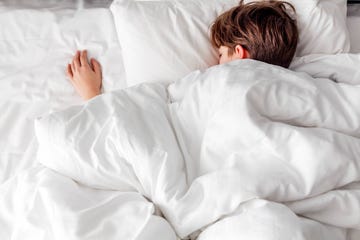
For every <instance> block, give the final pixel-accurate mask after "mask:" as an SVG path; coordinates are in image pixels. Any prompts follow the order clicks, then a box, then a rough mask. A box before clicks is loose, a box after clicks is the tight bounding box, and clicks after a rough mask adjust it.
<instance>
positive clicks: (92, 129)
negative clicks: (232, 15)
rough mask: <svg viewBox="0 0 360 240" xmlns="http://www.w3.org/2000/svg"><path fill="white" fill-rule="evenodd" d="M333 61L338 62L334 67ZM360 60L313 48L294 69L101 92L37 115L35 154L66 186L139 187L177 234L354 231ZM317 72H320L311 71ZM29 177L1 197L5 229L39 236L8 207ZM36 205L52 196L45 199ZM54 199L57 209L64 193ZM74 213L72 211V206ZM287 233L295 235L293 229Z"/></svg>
mask: <svg viewBox="0 0 360 240" xmlns="http://www.w3.org/2000/svg"><path fill="white" fill-rule="evenodd" d="M333 61H335V62H339V63H341V64H339V65H338V66H337V68H336V69H334V68H332V67H331V66H330V67H329V65H328V63H329V62H333ZM350 63H356V64H355V65H350ZM359 63H360V56H359V55H345V54H344V55H337V56H308V57H307V58H302V59H296V60H295V62H294V65H293V66H292V68H293V69H295V70H297V71H298V72H297V73H294V72H292V71H290V70H286V69H283V68H280V67H276V66H272V65H268V64H264V63H261V62H257V61H253V60H243V61H234V62H231V63H229V64H226V65H221V66H216V67H213V68H210V69H208V70H206V71H204V72H201V71H196V72H193V73H191V74H189V75H188V76H187V77H185V78H183V79H182V80H180V81H177V82H176V83H174V84H171V85H170V86H168V87H166V85H163V84H142V85H139V86H137V87H134V88H129V89H125V90H119V91H116V92H113V93H110V94H106V95H103V96H99V97H96V98H94V99H93V100H91V101H89V102H88V103H87V104H86V105H84V106H74V107H71V108H69V109H67V110H64V111H60V112H56V113H52V114H50V115H49V116H44V117H42V118H39V119H38V120H37V122H36V133H37V136H38V140H39V144H40V148H39V152H38V160H39V161H40V162H41V163H42V164H43V165H44V166H46V167H47V168H50V169H52V170H55V171H57V172H59V173H60V174H62V175H63V176H62V177H61V179H64V181H67V182H69V183H70V182H72V181H71V180H69V177H70V178H72V179H74V180H76V181H77V182H79V183H80V184H83V185H87V186H90V187H95V188H98V189H104V190H105V191H109V190H117V191H114V194H115V193H119V192H120V193H129V192H134V194H136V192H138V193H141V194H142V195H144V196H146V198H147V199H149V200H150V201H152V202H153V203H155V205H156V206H157V207H158V208H159V210H160V211H161V212H162V214H163V215H164V217H165V218H166V220H167V221H168V222H169V223H170V225H171V226H172V227H173V228H174V230H171V231H170V230H169V228H168V227H166V225H161V226H162V227H164V229H168V230H169V231H168V232H167V233H168V234H169V236H174V235H171V233H172V234H174V232H172V231H175V232H176V233H177V234H178V235H179V236H180V237H186V236H188V235H190V234H192V236H193V237H196V236H199V237H200V239H218V238H219V236H222V234H225V232H226V234H227V235H226V236H227V237H228V239H234V238H235V237H236V236H238V234H240V236H244V237H246V238H249V239H259V236H263V237H264V238H263V239H309V238H310V239H327V240H328V239H330V240H332V239H334V240H335V239H336V240H341V239H344V240H345V239H346V235H347V234H348V235H349V236H350V234H351V235H353V236H354V238H353V239H354V240H355V239H356V236H357V234H358V232H357V230H355V229H360V222H359V219H360V216H359V213H360V209H359V208H360V206H359V204H358V202H359V201H360V199H359V197H360V195H359V194H358V189H359V188H358V183H357V182H358V181H359V180H360V168H359V160H358V159H359V155H360V146H359V145H360V141H359V136H360V119H359V118H360V103H359V101H358V96H359V94H360V92H359V82H360V80H359V79H358V78H348V76H353V74H354V73H356V74H359V70H358V68H357V67H356V66H358V64H359ZM344 66H346V67H347V68H349V69H350V70H351V73H352V75H349V74H348V70H349V69H347V68H344ZM315 69H318V72H317V73H316V74H314V75H316V77H317V78H315V79H314V78H312V77H310V75H309V74H313V73H312V72H313V71H314V70H315ZM307 70H308V71H307ZM335 71H336V72H337V75H336V76H335V77H334V76H333V72H335ZM329 79H334V80H336V81H337V83H336V82H334V81H332V80H329ZM42 171H46V172H49V170H47V169H46V168H45V169H44V170H42ZM50 172H51V171H50ZM51 173H52V172H51ZM27 175H29V177H30V178H32V176H33V175H34V173H31V172H29V173H27ZM49 178H50V179H49V180H46V179H47V178H45V180H44V177H43V176H42V175H39V176H38V178H37V180H36V181H35V182H40V183H41V182H46V181H51V182H52V181H53V180H52V179H53V178H58V175H57V174H53V173H52V174H51V177H49ZM14 181H15V182H16V181H18V180H14ZM27 181H28V180H25V182H27ZM19 182H20V183H22V181H19ZM22 184H24V183H22ZM22 184H19V183H13V182H12V181H10V182H9V183H8V185H7V186H8V187H5V188H6V189H7V190H6V191H3V192H5V193H6V194H5V195H4V197H2V200H1V201H0V202H1V204H2V205H1V206H6V207H0V211H1V212H0V213H1V214H0V216H2V217H0V223H1V224H0V226H5V228H6V229H5V230H6V231H3V232H5V234H8V233H12V234H19V237H20V236H24V234H29V235H31V233H32V231H33V230H32V228H30V229H26V228H25V227H24V226H27V225H29V224H31V223H32V221H37V220H33V219H32V218H31V217H27V218H25V219H23V218H22V219H23V220H22V221H17V222H16V223H17V224H18V225H19V227H21V229H25V230H22V231H20V232H18V231H17V230H16V229H15V230H14V229H13V228H12V226H13V225H12V222H13V221H15V220H14V218H13V215H12V214H9V212H10V213H11V212H12V211H15V210H16V209H18V208H19V207H20V208H21V207H24V205H25V206H26V203H24V202H17V203H18V204H19V206H18V205H16V204H15V205H13V204H12V202H13V200H11V197H9V196H13V194H15V192H17V193H16V194H26V193H24V191H25V190H26V191H28V192H31V191H35V190H34V186H29V187H27V188H25V190H23V189H21V188H19V187H20V186H22ZM349 184H350V185H349ZM31 189H32V190H31ZM60 190H61V189H60ZM60 190H58V188H55V189H53V191H60ZM99 191H100V190H99ZM35 192H36V191H35ZM95 193H96V191H95V192H94V193H91V194H90V196H91V197H95V196H96V194H95ZM120 193H119V194H120ZM62 194H63V193H62V192H61V191H60V192H59V196H58V197H57V198H56V199H61V198H62V197H64V196H63V195H62ZM79 194H80V193H79ZM80 195H81V194H80ZM22 196H23V195H22ZM70 196H71V195H70ZM64 198H65V197H64ZM74 198H79V199H81V196H78V197H77V196H74ZM262 199H266V200H262ZM67 201H72V200H71V199H67V198H66V199H64V203H63V204H62V205H61V207H59V209H62V208H63V206H67V204H66V202H67ZM75 201H78V200H76V199H75ZM34 204H35V206H40V207H41V208H44V209H46V208H48V205H49V203H47V202H44V201H42V200H41V199H39V198H34V201H33V203H32V205H34ZM52 204H53V205H52V206H53V208H54V207H55V208H56V209H57V208H58V207H57V206H58V204H59V203H58V202H56V201H55V203H52ZM69 204H70V203H69ZM141 204H142V203H141ZM70 205H71V204H70ZM343 206H346V207H345V208H344V207H343ZM14 209H15V210H14ZM4 211H5V214H3V212H4ZM69 211H70V213H69V214H71V216H75V215H76V214H75V213H76V211H77V210H76V209H74V210H69ZM60 212H61V211H60ZM294 213H296V214H299V215H302V216H305V217H306V218H308V219H305V218H299V217H297V216H296V215H295V214H294ZM39 214H40V215H42V213H39ZM124 214H127V213H124ZM139 214H143V215H144V217H145V216H149V214H150V215H151V214H154V212H153V211H150V212H148V213H146V214H147V215H146V214H145V213H142V212H139ZM129 215H130V216H133V215H131V214H129ZM20 216H22V214H21V213H20ZM76 216H77V215H76ZM63 217H64V216H63V215H60V216H59V217H58V218H57V219H60V220H59V221H61V219H63ZM74 219H75V220H77V221H78V222H79V225H78V226H74V231H75V229H76V228H77V227H79V228H81V226H84V225H87V224H89V223H87V222H83V221H84V220H83V219H81V218H77V217H74ZM100 219H101V216H100V217H99V219H97V221H101V220H100ZM309 219H310V220H309ZM75 220H74V221H75ZM112 220H113V219H112V218H111V217H107V216H105V217H104V218H102V221H112ZM92 223H93V222H92V221H91V222H90V224H92ZM255 223H263V224H262V225H260V224H257V225H256V229H257V233H258V234H259V235H257V234H256V233H254V232H251V231H248V229H250V228H251V227H252V226H253V227H255V226H254V224H255ZM41 224H43V223H41ZM140 225H141V224H140V223H139V225H134V227H138V229H141V227H139V226H140ZM31 226H33V227H34V228H35V229H36V228H37V226H39V225H37V224H32V225H31ZM239 229H240V230H239ZM241 229H244V231H241ZM347 229H354V230H347ZM34 231H35V230H34ZM59 231H61V230H59ZM139 231H140V230H139ZM202 231H203V232H202ZM150 232H151V231H150ZM291 233H297V234H295V235H293V238H290V237H289V236H292V235H291ZM116 234H118V232H117V233H116ZM6 236H7V235H5V239H6ZM91 236H93V235H91ZM94 236H95V235H94ZM224 236H225V235H224Z"/></svg>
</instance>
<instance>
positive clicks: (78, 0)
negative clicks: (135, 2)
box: [0, 0, 112, 9]
mask: <svg viewBox="0 0 360 240" xmlns="http://www.w3.org/2000/svg"><path fill="white" fill-rule="evenodd" d="M111 2H112V0H0V8H1V7H3V8H4V7H6V8H48V9H58V8H61V9H64V8H71V9H82V8H97V7H109V6H110V4H111Z"/></svg>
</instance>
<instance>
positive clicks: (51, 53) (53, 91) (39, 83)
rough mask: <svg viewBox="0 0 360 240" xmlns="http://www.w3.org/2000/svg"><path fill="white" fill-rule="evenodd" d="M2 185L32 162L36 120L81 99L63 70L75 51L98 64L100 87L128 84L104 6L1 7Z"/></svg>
mask: <svg viewBox="0 0 360 240" xmlns="http://www.w3.org/2000/svg"><path fill="white" fill-rule="evenodd" d="M0 23H1V27H0V52H1V57H0V79H1V81H0V89H1V94H0V112H1V117H0V133H1V134H0V183H2V182H4V181H5V180H7V179H9V178H10V177H11V176H14V175H15V174H16V173H17V172H18V171H20V170H23V169H27V168H29V167H30V166H32V165H34V163H35V154H36V150H37V141H36V139H35V133H34V128H33V122H34V119H35V118H36V117H38V116H40V115H42V114H44V113H49V112H51V111H54V110H60V109H64V108H66V107H68V106H70V105H73V104H79V103H81V99H80V98H79V96H78V95H77V94H76V93H75V90H74V88H73V86H72V85H71V83H70V82H69V80H68V79H67V78H66V75H65V70H66V66H67V63H69V62H70V61H71V58H72V56H73V55H74V53H75V50H76V49H85V48H86V49H88V51H89V57H94V58H96V59H98V60H99V61H100V63H101V64H102V73H103V79H104V80H103V89H104V91H110V90H114V89H118V88H123V87H125V86H126V81H125V74H124V69H123V67H122V56H121V48H120V46H119V43H118V40H117V36H116V33H115V27H114V23H113V19H112V16H111V13H110V11H109V10H108V9H101V8H99V9H91V10H82V11H75V10H71V9H62V10H58V11H49V10H30V9H21V10H15V9H13V10H10V9H1V10H0Z"/></svg>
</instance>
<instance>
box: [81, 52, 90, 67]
mask: <svg viewBox="0 0 360 240" xmlns="http://www.w3.org/2000/svg"><path fill="white" fill-rule="evenodd" d="M80 64H81V66H87V67H88V66H89V62H88V60H87V51H86V50H84V51H81V53H80Z"/></svg>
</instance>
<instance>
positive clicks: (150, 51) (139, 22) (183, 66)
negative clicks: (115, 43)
mask: <svg viewBox="0 0 360 240" xmlns="http://www.w3.org/2000/svg"><path fill="white" fill-rule="evenodd" d="M238 2H239V1H238V0H221V1H219V0H192V1H188V0H168V1H133V0H115V1H114V2H113V4H112V5H111V7H110V9H111V11H112V13H113V16H114V19H115V25H116V29H117V33H118V38H119V41H120V45H121V47H122V50H123V57H124V65H125V71H126V75H127V80H128V86H132V85H135V84H138V83H141V82H158V81H160V82H172V81H175V80H177V79H179V78H181V77H183V76H184V75H186V74H187V73H189V72H191V71H193V70H195V69H205V68H207V67H209V66H211V65H214V64H217V52H216V51H215V50H214V49H213V48H212V46H211V44H210V41H209V29H210V26H211V24H212V22H213V21H214V20H215V19H216V17H217V16H218V15H219V14H221V13H222V12H224V11H226V10H228V9H230V8H231V7H233V6H235V5H237V4H238ZM290 2H291V3H293V4H294V5H295V7H296V9H297V12H298V24H299V30H300V39H299V42H300V43H299V48H298V51H297V55H298V56H303V55H307V54H310V53H329V54H332V53H339V52H348V51H349V49H350V41H349V37H348V31H347V26H346V0H290Z"/></svg>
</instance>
